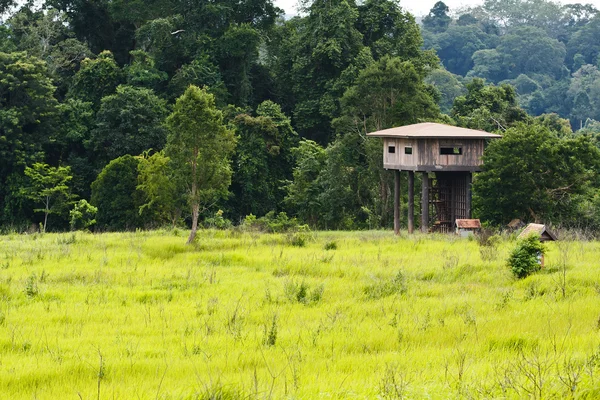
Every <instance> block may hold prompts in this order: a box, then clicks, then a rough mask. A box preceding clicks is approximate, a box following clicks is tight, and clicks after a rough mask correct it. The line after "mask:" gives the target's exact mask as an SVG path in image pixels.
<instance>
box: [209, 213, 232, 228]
mask: <svg viewBox="0 0 600 400" xmlns="http://www.w3.org/2000/svg"><path fill="white" fill-rule="evenodd" d="M203 225H204V226H205V227H206V228H213V229H229V228H231V227H232V226H233V224H232V223H231V221H230V220H228V219H227V218H224V217H223V210H218V211H217V212H216V213H214V215H213V216H211V217H208V218H206V219H205V220H204V224H203Z"/></svg>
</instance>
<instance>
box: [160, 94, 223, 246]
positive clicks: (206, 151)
mask: <svg viewBox="0 0 600 400" xmlns="http://www.w3.org/2000/svg"><path fill="white" fill-rule="evenodd" d="M167 126H168V128H169V136H168V138H167V147H166V149H165V153H166V155H167V156H168V157H169V158H170V159H171V161H172V162H173V170H174V171H175V173H176V174H177V175H178V176H179V177H180V181H181V182H184V183H185V190H186V194H187V200H188V204H189V206H190V208H191V210H192V231H191V232H190V236H189V238H188V241H187V243H188V244H190V243H192V242H193V241H194V239H195V237H196V231H197V230H198V217H199V215H200V207H201V206H202V207H206V206H209V205H210V204H211V203H212V202H213V201H215V200H217V199H218V198H221V197H224V196H225V195H226V194H227V188H228V187H229V185H230V184H231V166H230V157H231V154H232V153H233V150H234V148H235V138H234V135H233V132H232V131H230V130H229V129H227V127H226V126H225V125H224V123H223V114H222V113H221V111H220V110H218V109H217V108H216V107H215V99H214V96H213V95H212V94H210V93H208V92H207V91H206V90H205V89H200V88H198V87H196V86H190V87H189V88H188V89H187V90H186V91H185V93H184V94H183V95H182V96H181V97H180V98H179V99H177V103H176V104H175V107H174V109H173V113H172V114H171V115H170V116H169V117H168V118H167Z"/></svg>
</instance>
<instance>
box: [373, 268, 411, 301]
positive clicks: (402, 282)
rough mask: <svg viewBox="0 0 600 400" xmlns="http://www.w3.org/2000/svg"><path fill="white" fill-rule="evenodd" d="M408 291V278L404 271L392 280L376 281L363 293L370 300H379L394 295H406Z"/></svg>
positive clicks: (399, 272)
mask: <svg viewBox="0 0 600 400" xmlns="http://www.w3.org/2000/svg"><path fill="white" fill-rule="evenodd" d="M407 290H408V287H407V285H406V276H405V275H404V273H403V272H402V271H398V273H397V274H396V275H394V276H393V277H391V278H387V279H386V278H378V279H376V280H375V282H374V283H372V284H370V285H367V286H365V287H364V289H363V293H364V294H365V296H366V297H367V298H368V299H371V300H377V299H381V298H384V297H388V296H392V295H399V294H404V293H406V291H407Z"/></svg>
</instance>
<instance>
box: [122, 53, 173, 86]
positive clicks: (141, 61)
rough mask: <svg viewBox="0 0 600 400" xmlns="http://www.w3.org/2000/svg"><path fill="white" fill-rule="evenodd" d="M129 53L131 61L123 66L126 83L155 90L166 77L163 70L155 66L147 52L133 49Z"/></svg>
mask: <svg viewBox="0 0 600 400" xmlns="http://www.w3.org/2000/svg"><path fill="white" fill-rule="evenodd" d="M130 54H131V57H132V59H133V61H132V62H131V64H130V65H129V66H127V67H126V68H125V75H126V76H127V84H128V85H130V86H139V87H144V88H147V89H155V90H156V89H158V88H159V85H160V84H161V83H163V82H164V81H166V80H167V79H168V76H167V74H166V73H165V72H163V71H159V70H158V69H157V68H156V66H155V63H154V59H153V58H152V57H151V56H150V55H149V54H148V53H146V52H144V51H142V50H134V51H132V52H131V53H130Z"/></svg>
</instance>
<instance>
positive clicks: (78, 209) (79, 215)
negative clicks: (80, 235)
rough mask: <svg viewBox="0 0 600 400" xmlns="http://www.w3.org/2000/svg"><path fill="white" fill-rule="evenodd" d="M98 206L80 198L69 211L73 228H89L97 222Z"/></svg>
mask: <svg viewBox="0 0 600 400" xmlns="http://www.w3.org/2000/svg"><path fill="white" fill-rule="evenodd" d="M97 212H98V208H97V207H94V206H93V205H91V204H90V203H88V202H87V201H86V200H79V202H77V203H75V206H74V207H73V209H72V210H71V211H70V212H69V215H70V216H71V230H74V231H75V230H80V229H87V228H89V227H90V226H92V225H94V224H95V223H96V220H95V217H96V213H97Z"/></svg>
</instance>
